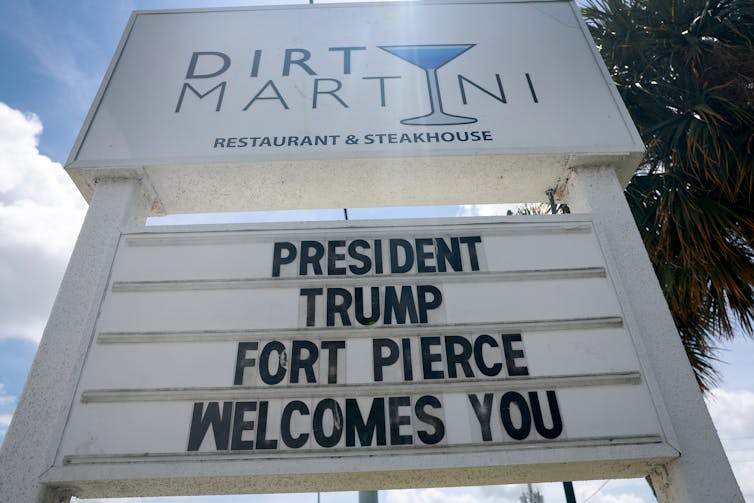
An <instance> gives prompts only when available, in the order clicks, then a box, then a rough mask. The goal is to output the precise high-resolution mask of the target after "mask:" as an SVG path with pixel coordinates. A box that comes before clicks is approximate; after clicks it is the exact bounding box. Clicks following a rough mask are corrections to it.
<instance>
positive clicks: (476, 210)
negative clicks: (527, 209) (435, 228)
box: [457, 204, 521, 217]
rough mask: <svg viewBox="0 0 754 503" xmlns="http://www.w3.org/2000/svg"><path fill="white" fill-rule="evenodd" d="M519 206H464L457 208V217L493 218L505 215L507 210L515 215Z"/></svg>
mask: <svg viewBox="0 0 754 503" xmlns="http://www.w3.org/2000/svg"><path fill="white" fill-rule="evenodd" d="M519 206H521V205H520V204H464V205H463V206H459V207H458V215H457V216H459V217H493V216H498V215H506V214H507V213H508V210H510V211H512V212H513V213H514V214H515V213H516V209H518V207H519Z"/></svg>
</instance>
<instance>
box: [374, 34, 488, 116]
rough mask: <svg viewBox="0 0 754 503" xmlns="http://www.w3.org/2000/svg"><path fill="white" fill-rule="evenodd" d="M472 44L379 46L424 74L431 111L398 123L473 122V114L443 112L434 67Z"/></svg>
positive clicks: (453, 57) (466, 49)
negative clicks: (470, 115) (421, 70)
mask: <svg viewBox="0 0 754 503" xmlns="http://www.w3.org/2000/svg"><path fill="white" fill-rule="evenodd" d="M475 45H476V44H435V45H381V46H378V47H379V48H380V49H382V50H383V51H386V52H389V53H390V54H392V55H393V56H397V57H399V58H401V59H402V60H404V61H408V62H409V63H411V64H412V65H416V66H418V67H419V68H421V69H423V70H424V72H425V73H426V74H427V90H428V91H429V103H430V106H431V107H432V110H430V112H429V113H428V114H426V115H420V116H418V117H411V118H408V119H403V120H402V121H401V124H406V125H408V126H452V125H455V124H471V123H474V122H476V119H475V118H474V117H463V116H461V115H452V114H449V113H445V111H444V110H443V109H442V97H441V96H440V84H439V82H438V81H437V70H438V69H439V68H441V67H442V66H444V65H446V64H447V63H449V62H450V61H452V60H453V59H455V58H457V57H458V56H460V55H461V54H463V53H464V52H466V51H468V50H469V49H471V48H472V47H474V46H475Z"/></svg>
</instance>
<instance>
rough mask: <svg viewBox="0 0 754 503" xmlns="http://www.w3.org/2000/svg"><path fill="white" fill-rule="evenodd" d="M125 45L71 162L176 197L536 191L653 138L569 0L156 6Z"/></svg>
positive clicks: (313, 200) (177, 200)
mask: <svg viewBox="0 0 754 503" xmlns="http://www.w3.org/2000/svg"><path fill="white" fill-rule="evenodd" d="M113 61H114V62H113V65H112V67H111V69H110V71H109V72H108V75H107V76H106V78H105V82H104V84H103V87H102V90H101V92H100V93H99V94H98V96H97V99H96V101H95V104H94V106H93V108H92V112H91V114H90V116H89V117H88V118H87V121H86V124H85V126H84V128H83V129H82V133H81V135H80V137H79V139H78V141H77V143H76V145H75V146H74V148H73V150H72V153H71V157H70V158H69V161H68V166H67V168H68V170H69V173H71V175H72V176H73V177H74V178H75V179H76V180H77V182H78V183H79V185H80V186H81V187H82V190H83V191H84V192H85V193H86V194H88V193H90V192H91V190H92V188H91V185H92V179H93V178H94V177H96V176H98V175H100V174H101V173H102V171H107V170H108V169H109V170H117V169H121V170H123V169H138V170H143V171H144V172H146V173H147V175H148V176H149V179H150V182H151V183H152V185H153V186H154V188H155V190H156V191H157V192H158V194H160V199H161V203H162V204H163V206H164V208H165V211H167V212H168V213H175V212H185V211H218V210H222V209H239V208H241V207H243V208H248V207H249V205H252V207H253V208H256V209H270V208H281V209H289V208H294V207H300V208H314V207H322V206H323V205H324V204H325V203H323V202H322V199H323V197H325V196H328V195H331V194H332V193H333V190H336V191H337V193H338V194H339V195H340V198H341V201H340V203H339V204H341V205H343V206H370V205H373V206H384V205H401V204H405V200H406V199H407V198H409V197H408V196H409V195H410V199H411V201H412V202H411V204H440V203H443V202H446V203H456V204H465V203H468V202H469V201H471V200H479V197H480V190H481V191H483V194H481V197H483V198H484V199H486V200H489V201H499V200H500V198H501V194H510V195H515V196H516V197H518V199H515V200H516V201H523V200H532V201H533V200H537V198H539V197H540V196H541V191H540V190H539V188H537V189H536V190H534V189H533V188H532V187H535V186H536V187H540V186H541V187H548V186H554V185H555V182H557V180H558V179H559V178H560V177H562V176H563V175H564V173H565V170H566V169H567V168H568V167H569V166H576V165H584V164H595V163H605V162H607V161H609V162H610V163H611V164H614V165H617V166H620V167H621V173H622V176H623V177H624V178H625V180H626V181H627V180H628V178H629V177H630V176H631V174H632V173H633V169H634V168H635V167H636V165H637V164H638V161H639V159H640V158H641V154H642V152H643V144H642V142H641V138H640V137H639V135H638V133H637V132H636V130H635V128H634V126H633V124H632V122H631V120H630V118H629V117H628V115H627V113H626V111H625V108H624V106H623V104H622V102H621V100H620V97H619V96H618V94H617V92H616V91H615V89H614V86H612V83H611V81H610V77H609V76H608V75H607V73H606V72H605V70H604V67H603V66H602V65H601V62H600V60H599V55H598V54H597V53H596V51H595V49H594V48H593V44H592V42H591V39H590V37H589V34H588V32H587V31H586V29H585V27H584V25H583V23H582V22H581V20H580V18H579V15H578V13H577V7H575V5H573V4H571V3H569V2H563V1H554V2H553V1H534V2H484V3H460V4H457V3H427V2H421V3H412V4H405V3H386V4H361V5H359V4H341V5H333V4H330V5H319V6H316V5H315V6H314V7H313V8H310V7H302V6H295V7H290V8H285V7H275V8H250V9H228V10H201V11H191V10H189V11H170V12H164V11H157V12H140V13H136V14H135V15H134V16H133V18H132V19H131V22H130V23H129V25H128V27H127V29H126V32H125V35H124V38H123V41H122V43H121V45H120V47H119V49H118V52H117V54H116V57H115V59H114V60H113ZM428 155H431V156H432V157H433V162H432V164H431V165H428V164H427V160H426V159H427V156H428ZM501 166H506V168H505V169H504V168H502V167H501ZM524 174H525V176H526V177H527V178H526V183H524V182H523V181H522V179H523V178H524ZM260 181H261V185H260ZM529 182H531V183H529ZM281 184H286V185H287V186H291V184H295V185H296V186H297V187H305V190H304V189H303V188H301V189H300V190H297V191H295V192H291V195H290V196H288V195H286V194H280V192H279V191H277V190H268V187H279V186H280V185H281ZM375 184H377V185H380V184H387V185H386V186H389V187H390V189H391V190H381V191H368V192H367V191H364V190H363V187H365V186H374V185H375ZM448 185H453V187H454V190H452V191H449V190H447V187H448ZM398 186H400V187H398ZM417 186H422V190H421V191H416V190H414V189H415V188H416V187H417ZM273 194H274V195H273ZM208 201H212V203H211V204H210V203H208ZM330 204H331V205H332V203H330ZM197 206H199V209H197ZM328 207H331V206H328Z"/></svg>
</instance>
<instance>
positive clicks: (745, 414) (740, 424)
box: [707, 388, 754, 438]
mask: <svg viewBox="0 0 754 503" xmlns="http://www.w3.org/2000/svg"><path fill="white" fill-rule="evenodd" d="M707 407H708V408H709V411H710V415H711V416H712V420H713V421H714V422H715V426H717V429H718V432H719V433H720V436H721V437H723V438H726V437H727V438H731V437H740V436H748V435H751V434H752V432H753V431H754V393H752V392H751V391H746V390H738V391H728V390H725V389H722V388H716V389H713V390H712V392H711V393H709V395H708V397H707Z"/></svg>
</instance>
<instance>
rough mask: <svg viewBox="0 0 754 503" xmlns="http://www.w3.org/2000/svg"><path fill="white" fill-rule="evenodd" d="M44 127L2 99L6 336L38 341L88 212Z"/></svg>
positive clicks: (1, 280)
mask: <svg viewBox="0 0 754 503" xmlns="http://www.w3.org/2000/svg"><path fill="white" fill-rule="evenodd" d="M41 132H42V124H41V122H40V120H39V119H38V118H37V117H36V116H35V115H33V114H23V113H21V112H19V111H18V110H14V109H12V108H10V107H8V106H7V105H5V104H4V103H1V102H0V230H1V231H0V284H1V285H2V289H0V337H24V338H29V339H33V340H39V338H40V337H41V335H42V329H43V328H44V324H45V322H46V319H47V315H48V313H49V310H50V307H51V306H52V301H53V299H54V298H55V293H56V291H57V288H58V285H59V283H60V279H61V277H62V274H63V270H64V269H65V264H66V262H67V259H68V257H69V255H70V253H71V250H72V248H73V244H74V242H75V239H76V236H77V234H78V230H79V228H80V227H81V222H82V219H83V217H84V213H85V211H86V204H85V203H84V201H83V199H82V198H81V196H80V195H79V194H78V191H77V190H76V188H75V187H74V185H73V183H72V182H71V180H70V179H69V178H68V175H67V174H66V173H65V172H64V171H63V168H62V166H61V165H60V164H59V163H56V162H52V161H51V160H50V159H49V158H48V157H45V156H43V155H41V154H40V153H39V150H38V149H37V144H38V140H39V135H40V133H41Z"/></svg>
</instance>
